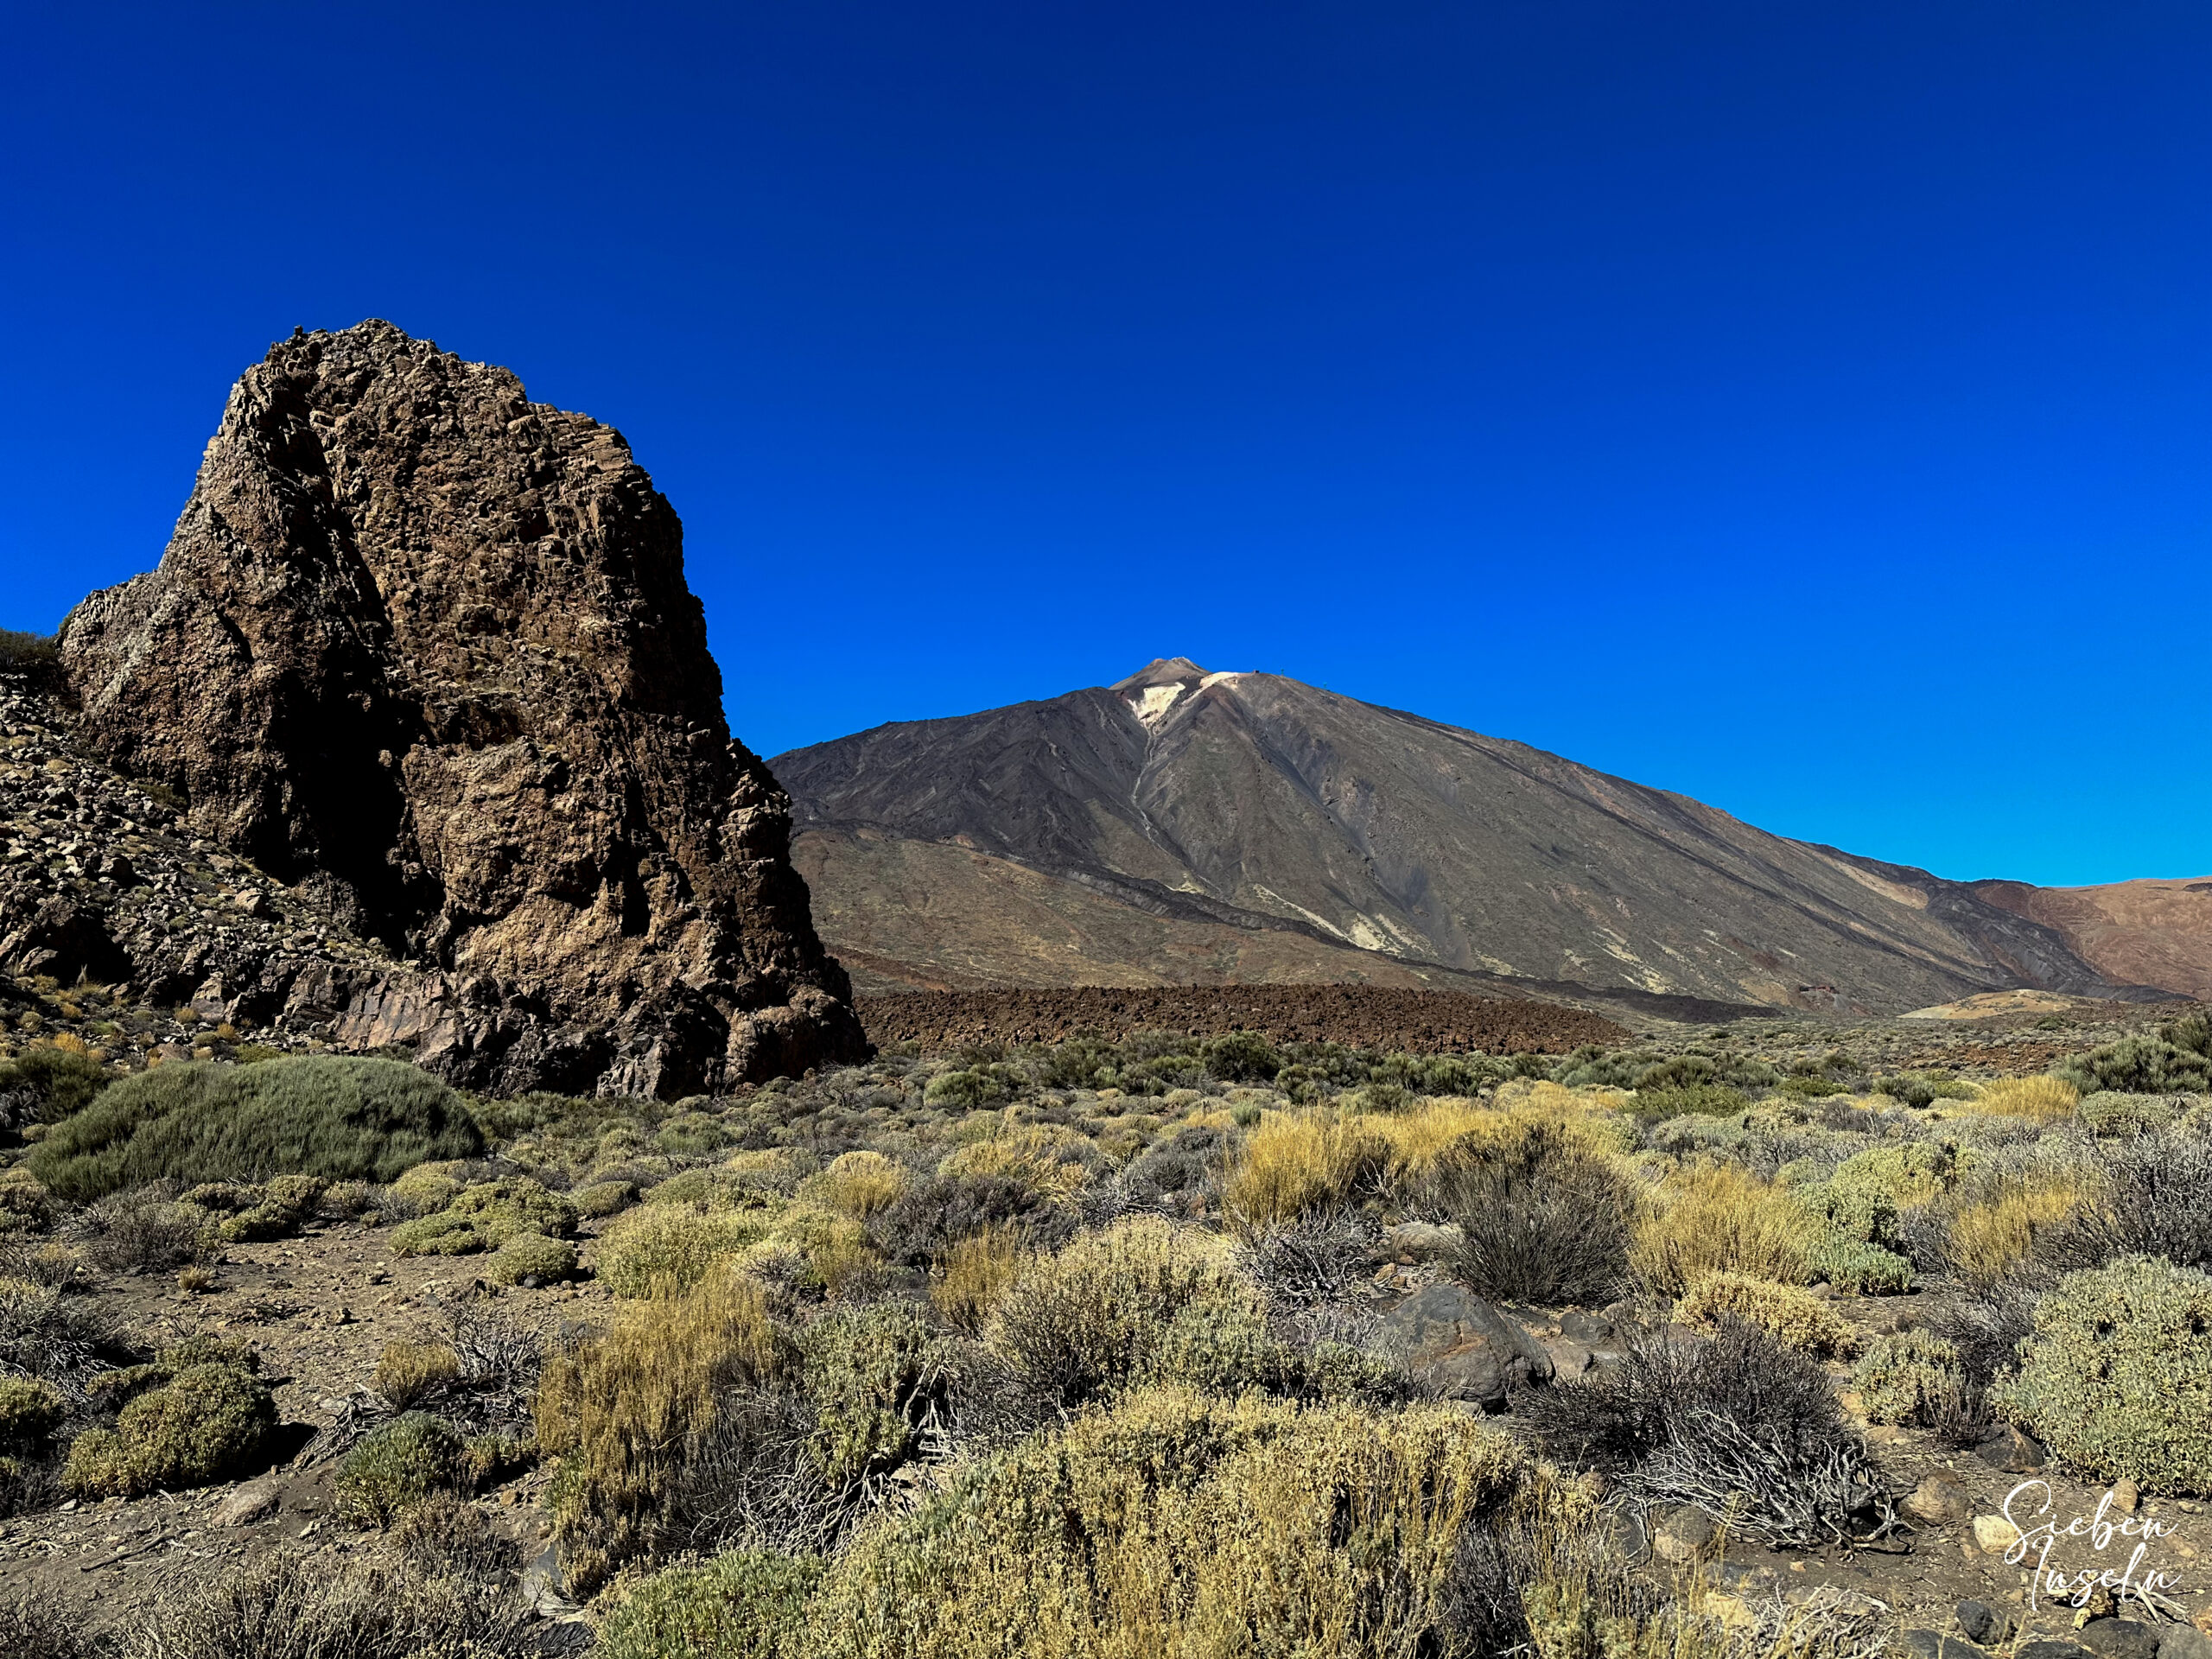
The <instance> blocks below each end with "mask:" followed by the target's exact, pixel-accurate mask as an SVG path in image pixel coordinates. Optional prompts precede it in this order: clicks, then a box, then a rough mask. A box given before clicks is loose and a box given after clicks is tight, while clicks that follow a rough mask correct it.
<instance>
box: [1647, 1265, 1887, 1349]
mask: <svg viewBox="0 0 2212 1659" xmlns="http://www.w3.org/2000/svg"><path fill="white" fill-rule="evenodd" d="M1730 1319H1740V1320H1742V1321H1743V1322H1744V1323H1745V1324H1746V1325H1757V1326H1758V1328H1759V1329H1760V1330H1762V1331H1764V1332H1766V1333H1767V1334H1768V1335H1769V1336H1770V1337H1772V1338H1774V1339H1775V1340H1776V1341H1777V1342H1778V1343H1780V1344H1782V1345H1783V1347H1785V1348H1788V1349H1791V1350H1794V1351H1796V1352H1797V1353H1801V1354H1814V1355H1817V1356H1820V1357H1824V1358H1825V1357H1827V1356H1829V1355H1834V1354H1847V1353H1849V1352H1850V1351H1852V1349H1853V1347H1854V1346H1855V1345H1856V1342H1857V1338H1856V1336H1855V1334H1854V1333H1853V1330H1852V1327H1851V1324H1850V1321H1848V1320H1847V1319H1845V1318H1844V1317H1843V1316H1842V1315H1841V1314H1840V1313H1837V1312H1836V1311H1835V1310H1834V1308H1832V1307H1830V1306H1828V1305H1827V1303H1826V1302H1824V1301H1822V1300H1821V1299H1820V1298H1819V1297H1817V1296H1815V1295H1814V1294H1813V1293H1812V1292H1811V1291H1809V1290H1805V1289H1802V1288H1801V1287H1798V1286H1796V1285H1779V1284H1776V1283H1775V1282H1774V1281H1771V1280H1769V1279H1752V1278H1748V1277H1746V1276H1745V1274H1740V1273H1707V1274H1700V1275H1699V1276H1698V1277H1697V1278H1696V1279H1695V1280H1694V1281H1692V1283H1691V1285H1690V1287H1689V1288H1688V1290H1687V1291H1685V1292H1684V1293H1683V1295H1682V1299H1681V1300H1680V1301H1678V1302H1676V1303H1675V1323H1676V1324H1677V1325H1687V1326H1688V1327H1689V1328H1690V1329H1691V1330H1693V1331H1702V1332H1715V1331H1718V1330H1719V1328H1720V1327H1721V1325H1722V1324H1723V1323H1725V1322H1726V1321H1727V1320H1730Z"/></svg>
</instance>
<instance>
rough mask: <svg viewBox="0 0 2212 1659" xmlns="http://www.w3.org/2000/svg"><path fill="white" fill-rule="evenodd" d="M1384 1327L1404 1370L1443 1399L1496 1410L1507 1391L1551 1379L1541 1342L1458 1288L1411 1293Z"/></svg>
mask: <svg viewBox="0 0 2212 1659" xmlns="http://www.w3.org/2000/svg"><path fill="white" fill-rule="evenodd" d="M1383 1327H1384V1330H1385V1332H1387V1333H1388V1334H1389V1336H1390V1337H1391V1338H1394V1339H1395V1343H1396V1344H1397V1345H1398V1348H1399V1351H1400V1352H1401V1353H1402V1355H1403V1357H1404V1360H1405V1363H1406V1365H1407V1367H1408V1369H1409V1370H1412V1371H1414V1373H1415V1374H1416V1375H1418V1376H1421V1377H1422V1378H1423V1379H1424V1380H1426V1381H1427V1383H1429V1384H1430V1385H1431V1386H1432V1387H1433V1388H1435V1389H1437V1390H1438V1391H1439V1392H1440V1393H1441V1394H1442V1395H1445V1396H1446V1398H1447V1399H1454V1400H1471V1401H1474V1402H1477V1403H1478V1404H1480V1405H1481V1406H1483V1407H1484V1408H1485V1409H1488V1410H1491V1411H1498V1410H1503V1408H1504V1406H1505V1402H1506V1394H1507V1390H1508V1389H1510V1388H1511V1387H1516V1386H1520V1385H1523V1384H1528V1383H1548V1382H1550V1381H1551V1380H1552V1375H1553V1372H1552V1362H1551V1357H1550V1356H1549V1355H1548V1354H1547V1353H1546V1352H1545V1351H1544V1346H1543V1344H1541V1343H1540V1342H1538V1341H1537V1340H1536V1339H1535V1338H1534V1337H1532V1336H1530V1335H1529V1333H1528V1332H1526V1331H1524V1330H1522V1328H1521V1327H1520V1326H1519V1325H1516V1324H1515V1323H1514V1322H1513V1321H1512V1320H1511V1319H1508V1318H1506V1317H1505V1315H1503V1313H1499V1312H1498V1311H1497V1309H1496V1308H1494V1307H1492V1306H1491V1305H1490V1304H1489V1303H1488V1302H1486V1301H1484V1300H1483V1299H1482V1298H1481V1297H1479V1296H1478V1295H1476V1294H1474V1293H1473V1292H1471V1291H1469V1290H1466V1289H1463V1288H1462V1287H1459V1286H1458V1285H1448V1284H1446V1285H1430V1286H1427V1287H1425V1288H1423V1289H1421V1290H1418V1291H1415V1292H1414V1294H1412V1295H1411V1296H1408V1298H1407V1299H1406V1300H1404V1301H1402V1302H1401V1303H1399V1304H1398V1306H1396V1307H1395V1308H1393V1309H1392V1310H1391V1311H1390V1312H1389V1314H1387V1315H1386V1316H1385V1317H1384V1319H1383Z"/></svg>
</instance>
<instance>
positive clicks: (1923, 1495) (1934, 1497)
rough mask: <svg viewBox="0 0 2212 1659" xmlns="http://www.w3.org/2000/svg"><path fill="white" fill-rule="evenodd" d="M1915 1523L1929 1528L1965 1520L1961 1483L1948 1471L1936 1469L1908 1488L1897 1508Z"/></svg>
mask: <svg viewBox="0 0 2212 1659" xmlns="http://www.w3.org/2000/svg"><path fill="white" fill-rule="evenodd" d="M1899 1507H1900V1508H1902V1509H1903V1510H1904V1512H1905V1513H1906V1514H1907V1515H1909V1516H1911V1517H1912V1518H1913V1519H1914V1520H1916V1521H1925V1522H1928V1523H1929V1525H1931V1526H1942V1525H1943V1524H1945V1523H1947V1522H1953V1521H1963V1520H1965V1519H1966V1518H1967V1512H1968V1509H1969V1505H1968V1503H1967V1490H1966V1486H1965V1484H1964V1483H1963V1482H1961V1480H1960V1479H1959V1478H1958V1477H1957V1476H1956V1475H1954V1474H1952V1473H1950V1472H1949V1471H1948V1470H1938V1471H1936V1472H1935V1473H1933V1474H1930V1475H1929V1477H1928V1478H1926V1479H1924V1480H1923V1481H1922V1482H1921V1483H1920V1484H1919V1485H1917V1486H1916V1487H1914V1488H1913V1489H1912V1492H1911V1495H1910V1497H1907V1498H1906V1499H1905V1500H1904V1503H1903V1504H1901V1505H1900V1506H1899Z"/></svg>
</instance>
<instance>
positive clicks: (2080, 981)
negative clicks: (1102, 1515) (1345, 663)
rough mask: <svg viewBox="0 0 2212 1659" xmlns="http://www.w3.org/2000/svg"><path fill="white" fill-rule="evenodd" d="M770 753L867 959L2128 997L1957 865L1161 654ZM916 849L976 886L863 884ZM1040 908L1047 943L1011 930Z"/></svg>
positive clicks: (1002, 974) (923, 972) (915, 859)
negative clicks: (1139, 942) (953, 891)
mask: <svg viewBox="0 0 2212 1659" xmlns="http://www.w3.org/2000/svg"><path fill="white" fill-rule="evenodd" d="M773 765H774V766H775V768H776V772H777V775H778V776H779V777H780V778H782V779H784V781H785V785H787V786H788V787H789V788H790V789H791V793H792V797H793V798H794V800H795V801H796V802H797V804H798V822H799V824H800V827H801V829H802V832H803V833H802V836H801V839H800V843H799V849H798V851H799V857H800V860H801V863H802V866H803V867H804V868H808V869H809V870H810V873H811V876H812V879H813V880H814V882H815V884H816V886H817V888H818V889H820V890H821V891H822V892H823V901H824V905H823V913H824V915H825V917H827V918H834V923H833V924H827V925H831V929H832V931H831V934H830V937H831V938H832V939H833V940H834V941H835V943H836V944H837V946H838V948H839V949H840V950H850V951H851V953H852V955H853V957H855V960H857V961H859V962H861V963H865V964H867V965H868V968H869V969H870V973H871V977H872V978H873V979H875V980H878V981H890V980H895V979H899V978H904V979H906V981H907V982H910V983H911V982H921V983H931V982H944V983H948V984H958V983H961V982H963V981H969V982H973V981H987V980H990V979H994V978H995V979H997V980H998V981H999V982H1001V983H1011V984H1034V985H1056V984H1075V983H1082V982H1084V981H1085V980H1086V979H1090V980H1092V981H1093V982H1096V980H1097V979H1098V978H1100V977H1102V974H1101V969H1102V968H1103V969H1105V970H1107V971H1108V972H1111V971H1112V970H1113V969H1116V968H1118V967H1120V966H1122V964H1123V959H1122V958H1120V957H1117V955H1116V953H1117V952H1118V951H1121V950H1123V949H1124V948H1125V946H1124V941H1125V940H1127V939H1130V938H1140V937H1142V934H1143V930H1142V929H1141V928H1140V927H1139V926H1137V925H1135V924H1136V923H1137V922H1138V921H1140V920H1141V921H1144V922H1147V923H1148V924H1150V925H1152V926H1153V927H1154V929H1163V928H1165V927H1166V926H1168V925H1172V927H1173V930H1175V931H1176V935H1177V937H1176V938H1175V939H1174V940H1173V941H1171V942H1166V943H1163V944H1160V945H1158V946H1156V947H1155V948H1154V956H1153V957H1150V958H1148V959H1147V963H1145V964H1143V967H1144V969H1145V972H1144V973H1143V975H1141V976H1139V977H1141V979H1143V980H1145V981H1147V982H1154V983H1157V982H1160V981H1162V980H1174V979H1187V978H1192V977H1196V978H1201V979H1206V980H1219V979H1223V978H1229V979H1240V978H1247V977H1266V978H1273V977H1283V978H1304V977H1308V976H1311V975H1310V974H1309V971H1308V969H1307V967H1306V965H1305V964H1302V963H1287V962H1283V961H1280V960H1278V959H1277V958H1280V957H1281V953H1280V952H1277V953H1273V955H1272V956H1270V955H1268V954H1263V953H1262V952H1259V951H1256V950H1249V949H1247V950H1224V949H1223V948H1221V947H1220V946H1219V945H1218V944H1217V943H1216V936H1219V935H1224V934H1228V933H1230V932H1235V933H1236V934H1239V935H1241V937H1243V938H1247V939H1250V938H1259V937H1267V936H1269V935H1272V936H1273V937H1275V938H1283V937H1286V936H1291V937H1301V938H1302V940H1303V942H1305V944H1306V948H1307V950H1309V952H1316V953H1319V952H1326V953H1327V954H1328V957H1329V958H1330V961H1331V963H1332V964H1333V967H1334V972H1333V976H1336V977H1352V976H1353V975H1352V974H1351V973H1350V972H1348V971H1346V969H1345V964H1346V963H1348V962H1350V961H1351V960H1356V959H1363V960H1364V961H1365V962H1367V963H1374V964H1377V965H1378V966H1383V965H1388V966H1389V967H1394V968H1397V969H1420V970H1422V971H1425V972H1438V971H1449V972H1452V973H1459V974H1469V975H1471V974H1483V975H1491V976H1500V977H1502V978H1503V979H1506V980H1510V981H1518V982H1522V983H1532V984H1544V983H1549V984H1552V985H1554V986H1558V985H1561V984H1566V985H1580V986H1586V987H1592V988H1597V989H1599V990H1600V991H1603V992H1605V993H1607V994H1610V995H1619V994H1623V993H1630V992H1632V993H1636V994H1640V995H1660V996H1670V997H1680V996H1690V997H1699V998H1707V999H1713V1000H1716V1001H1722V1002H1728V1003H1738V1004H1740V1003H1756V1004H1759V1005H1763V1006H1766V1007H1801V1008H1808V1009H1820V1010H1824V1011H1831V1012H1854V1011H1855V1012H1859V1013H1872V1014H1896V1013H1902V1012H1904V1010H1906V1009H1909V1008H1916V1007H1925V1006H1927V1005H1928V1004H1929V1003H1931V1002H1936V1001H1945V1000H1948V999H1950V998H1954V997H1957V996H1961V995H1966V994H1967V993H1969V992H1972V991H1978V990H1987V989H1993V988H2005V987H2010V986H2016V985H2033V986H2038V987H2043V988H2049V989H2053V990H2060V991H2066V992H2069V993H2075V994H2080V995H2092V996H2101V995H2113V994H2115V992H2120V993H2121V994H2126V988H2124V987H2116V986H2114V985H2113V983H2112V982H2110V981H2108V980H2107V979H2106V978H2105V977H2104V976H2102V975H2101V974H2099V972H2098V971H2097V970H2096V969H2095V968H2094V967H2093V966H2091V965H2090V964H2089V963H2086V962H2084V961H2083V960H2082V958H2081V957H2080V956H2078V955H2077V954H2075V951H2074V950H2071V949H2069V946H2068V944H2067V943H2066V941H2065V940H2064V939H2063V938H2062V937H2061V936H2060V935H2059V933H2058V932H2057V931H2055V930H2054V929H2052V928H2050V927H2049V926H2046V925H2043V923H2042V922H2040V921H2039V920H2037V919H2036V918H2031V917H2025V916H2022V915H2018V914H2016V913H2014V912H2012V911H2011V910H2008V909H2005V908H2001V907H2000V906H1998V905H1994V904H1991V903H1988V902H1986V901H1985V900H1984V899H1982V898H1980V896H1978V895H1977V894H1976V893H1974V890H1973V889H1972V888H1970V887H1967V886H1965V885H1963V884H1961V883H1958V882H1952V881H1945V880H1940V879H1938V878H1937V877H1936V876H1933V875H1930V874H1928V873H1927V872H1926V871H1923V870H1913V869H1906V868H1901V867H1897V866H1892V865H1886V864H1879V863H1877V862H1874V861H1871V860H1867V859H1862V858H1856V857H1853V856H1852V855H1849V854H1847V853H1842V852H1839V851H1837V850H1836V849H1833V848H1827V847H1819V846H1814V845H1811V844H1809V843H1807V842H1796V841H1788V840H1784V839H1783V838H1782V837H1780V836H1772V835H1769V834H1767V833H1766V832H1765V831H1764V830H1761V829H1755V828H1753V827H1752V826H1751V825H1749V824H1746V823H1741V822H1739V821H1738V820H1737V819H1735V818H1732V817H1729V816H1728V815H1727V814H1726V813H1725V812H1720V811H1717V810H1714V809H1713V808H1712V807H1709V806H1705V805H1702V804H1700V803H1698V802H1696V801H1693V800H1690V799H1688V798H1686V797H1683V796H1681V795H1674V794H1669V793H1668V792H1666V791H1662V790H1656V789H1650V788H1647V787H1645V786H1643V785H1639V784H1633V783H1630V782H1628V781H1626V780H1625V779H1618V778H1613V777H1609V776H1607V775H1606V774H1605V773H1603V772H1595V771H1592V769H1591V768H1589V767H1587V766H1577V765H1575V764H1574V763H1573V762H1572V761H1570V760H1563V759H1561V758H1560V757H1559V756H1557V755H1553V754H1547V753H1544V752H1542V751H1541V750H1539V749H1533V748H1530V747H1528V746H1527V745H1525V744H1521V743H1512V742H1507V741H1501V740H1499V739H1497V738H1491V737H1484V736H1483V735H1481V734H1478V733H1475V732H1469V731H1463V730H1460V729H1459V728H1454V727H1450V726H1446V725H1443V724H1441V723H1440V722H1439V721H1432V720H1425V719H1422V718H1421V717H1420V716H1418V715H1409V714H1405V713H1402V712H1400V711H1398V710H1395V709H1381V708H1376V707H1375V706H1374V705H1372V704H1369V703H1363V702H1355V701H1353V700H1352V699H1351V698H1350V697H1344V696H1336V695H1334V694H1332V693H1330V692H1327V691H1324V690H1318V689H1316V688H1314V687H1313V686H1309V685H1302V684H1300V683H1299V682H1297V681H1295V680H1291V679H1286V678H1283V677H1281V676H1278V675H1273V674H1213V673H1208V672H1207V671H1205V669H1203V668H1201V667H1199V666H1198V664H1195V663H1192V662H1189V661H1187V660H1185V659H1184V658H1173V659H1169V660H1166V661H1161V662H1156V663H1154V664H1151V665H1150V666H1149V667H1147V668H1146V669H1145V670H1143V671H1141V672H1139V673H1137V674H1135V675H1133V676H1131V677H1129V678H1128V679H1127V680H1124V681H1122V682H1121V683H1119V684H1117V685H1114V686H1110V687H1107V686H1102V687H1096V688H1094V689H1090V690H1080V691H1071V692H1070V693H1068V694H1067V695H1066V696H1060V697H1055V698H1052V699H1050V700H1048V701H1045V702H1027V703H1020V704H1016V705H1014V706H1013V707H1011V708H1006V709H993V710H990V711H988V712H986V713H983V714H979V715H967V716H964V717H962V718H958V719H950V720H932V721H912V722H906V723H902V724H899V725H892V726H882V727H878V728H875V729H874V730H873V731H868V732H862V733H860V734H856V735H855V736H852V737H847V738H841V739H838V740H837V741H834V742H830V743H824V744H820V745H817V746H815V747H811V748H805V749H799V750H795V751H793V752H792V753H789V754H785V755H779V756H778V757H777V758H776V760H775V761H774V762H773ZM921 870H930V871H933V872H936V873H938V875H940V876H941V877H942V878H944V879H946V880H950V879H955V878H957V879H959V880H962V881H963V884H964V885H963V891H964V892H966V893H969V894H970V895H971V901H970V902H968V903H965V904H962V905H958V906H950V905H948V906H936V907H918V906H896V905H893V904H889V903H887V902H884V899H885V895H887V894H891V893H902V892H903V891H904V890H905V887H906V886H907V885H911V882H912V873H913V872H916V871H921ZM994 896H998V897H999V898H1000V899H1001V900H1002V904H1001V906H998V907H995V906H994V905H993V903H991V902H990V900H991V899H993V897H994ZM1017 907H1018V913H1019V915H1020V917H1021V918H1029V919H1027V920H1023V921H1020V922H1019V923H1017V922H1016V921H1015V920H1014V919H1013V918H1014V916H1015V914H1016V910H1017ZM1001 910H1003V911H1004V916H1003V918H1002V916H1001ZM1047 929H1051V930H1057V932H1056V933H1055V934H1054V944H1055V946H1056V949H1055V950H1052V951H1051V952H1039V951H1035V950H1026V949H1023V948H1020V946H1021V944H1022V936H1023V935H1024V934H1025V932H1037V931H1041V930H1047ZM1062 936H1065V937H1062ZM947 968H950V969H953V970H954V971H950V972H948V971H945V969H947ZM1255 969H1256V970H1257V971H1255ZM1376 978H1377V979H1378V981H1380V982H1387V981H1383V980H1382V976H1381V975H1380V974H1378V975H1377V976H1376ZM1119 982H1122V983H1128V982H1133V981H1132V979H1131V978H1128V977H1123V978H1121V979H1120V980H1119Z"/></svg>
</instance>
